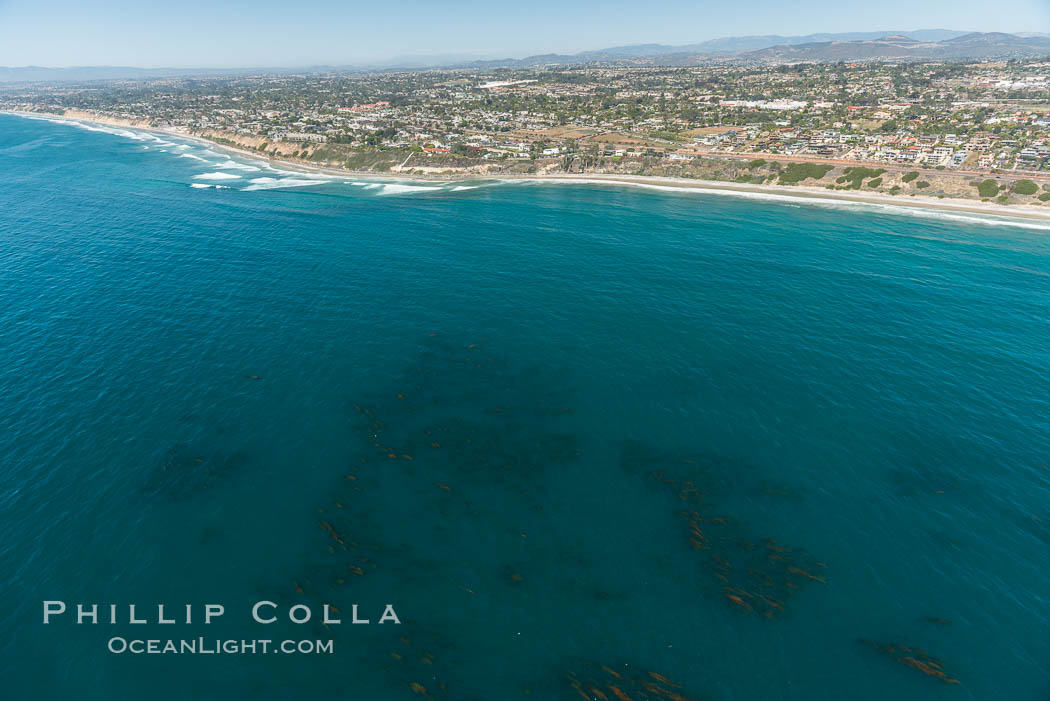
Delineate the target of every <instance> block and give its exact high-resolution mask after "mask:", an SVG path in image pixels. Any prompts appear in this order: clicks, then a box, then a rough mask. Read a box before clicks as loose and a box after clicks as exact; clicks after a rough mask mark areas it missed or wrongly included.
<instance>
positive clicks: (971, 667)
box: [0, 115, 1050, 701]
mask: <svg viewBox="0 0 1050 701" xmlns="http://www.w3.org/2000/svg"><path fill="white" fill-rule="evenodd" d="M252 169H254V170H252ZM216 174H220V175H216ZM202 175H203V176H205V177H203V178H202V177H200V176H202ZM0 183H2V184H0V456H2V457H3V467H2V475H3V482H2V484H3V489H2V492H0V514H2V521H0V523H2V527H3V530H2V531H0V591H2V592H3V605H2V606H0V626H2V629H3V631H4V635H3V636H2V637H0V698H2V699H5V700H6V699H12V700H21V699H34V700H40V701H43V700H48V699H81V700H85V701H94V700H106V701H113V700H116V699H119V700H125V699H128V700H131V699H147V698H148V699H156V700H158V701H160V700H168V699H172V700H179V699H191V698H192V699H254V700H257V701H265V700H268V699H291V698H302V699H306V698H353V699H358V700H360V701H371V700H373V699H395V700H396V699H415V698H420V696H421V695H423V696H425V697H427V698H432V699H460V700H467V699H563V698H564V699H570V698H580V696H579V694H578V693H577V691H576V690H575V689H574V688H573V680H575V681H576V683H578V684H579V685H580V686H581V688H583V689H584V692H585V693H584V695H585V696H588V697H593V698H600V697H598V696H597V695H595V694H594V693H593V692H592V691H590V690H589V689H590V687H592V686H593V687H595V688H597V689H598V691H601V692H602V693H604V694H605V695H606V696H607V697H609V698H615V696H614V695H613V693H614V692H610V690H609V687H610V686H615V687H616V688H617V689H618V690H620V691H621V692H622V693H625V694H626V695H628V696H630V698H632V699H636V700H640V699H643V698H654V699H655V698H663V699H667V698H670V697H669V696H667V695H662V694H664V692H663V691H654V690H653V688H654V687H653V686H652V685H653V684H654V681H653V680H655V679H656V678H655V677H650V676H647V675H648V673H649V672H655V673H657V674H659V675H662V676H663V677H666V678H667V679H669V680H671V681H672V682H674V683H676V684H679V685H681V686H682V688H681V689H675V691H676V693H680V694H682V695H684V696H687V697H689V698H693V699H726V700H728V699H799V700H802V699H805V700H807V701H812V700H814V699H846V698H848V699H860V700H864V699H886V698H898V699H1000V698H1003V699H1005V698H1009V699H1018V700H1023V699H1033V700H1034V699H1045V698H1046V697H1047V695H1048V694H1050V636H1048V635H1047V630H1048V623H1050V585H1048V583H1047V573H1048V572H1050V508H1048V506H1047V504H1048V503H1050V502H1048V497H1050V489H1048V486H1050V479H1048V478H1050V475H1048V470H1047V464H1048V463H1050V438H1048V436H1050V400H1048V397H1050V378H1048V370H1047V368H1048V367H1050V238H1048V237H1047V232H1046V231H1044V230H1039V229H1037V228H1030V227H1022V226H1000V225H991V224H982V223H980V222H978V221H974V220H969V219H966V218H944V217H936V216H931V217H919V216H905V215H899V214H895V213H891V212H886V211H880V210H876V209H872V208H863V207H854V208H838V209H836V208H830V207H820V206H802V207H799V206H797V205H792V204H788V203H783V202H769V201H759V200H749V199H743V198H736V197H724V196H715V195H704V194H696V193H689V194H683V193H678V192H664V191H653V190H643V189H637V188H626V187H625V188H616V187H598V186H587V185H573V186H567V185H553V184H521V183H518V184H511V183H483V184H480V186H478V187H473V186H471V187H472V189H464V186H463V185H462V184H459V185H456V184H443V185H428V184H425V183H422V184H420V183H415V184H406V183H400V184H392V183H376V182H371V183H369V182H364V181H353V180H339V179H334V178H321V177H318V176H312V175H311V176H303V175H296V174H294V173H282V172H275V171H273V170H272V169H268V168H266V167H265V166H264V165H262V164H252V163H248V162H246V161H241V160H237V159H234V160H232V161H231V160H230V159H229V157H228V156H225V155H223V154H219V153H217V152H215V151H212V150H210V149H208V148H207V147H206V146H201V145H199V144H191V143H189V142H182V141H179V140H177V139H174V138H166V137H155V136H151V135H146V134H142V133H138V132H131V131H126V130H121V129H109V128H105V129H101V130H99V129H86V128H84V127H83V126H81V127H78V126H77V125H73V124H55V123H49V122H47V121H41V120H29V119H21V118H17V117H11V116H3V115H0ZM355 183H356V184H355ZM191 185H223V186H226V187H227V188H228V189H216V188H212V187H191ZM422 188H426V189H422ZM389 454H393V455H394V457H393V458H390V457H388V455H389ZM404 456H409V457H410V458H411V459H409V457H404ZM694 528H695V529H696V530H694ZM698 533H699V535H698ZM767 539H771V540H767ZM691 541H692V542H691ZM726 587H731V589H726ZM300 590H301V591H300ZM727 595H728V596H727ZM730 596H732V597H735V598H736V599H737V600H736V601H734V600H733V599H731V598H729V597H730ZM50 599H61V600H64V601H66V602H67V603H69V604H71V605H72V604H75V603H78V602H82V603H86V604H90V603H100V604H110V603H116V604H121V605H126V604H129V603H135V604H138V605H139V606H140V610H141V609H143V608H149V607H155V605H156V604H157V603H166V604H168V605H169V610H170V609H172V608H176V607H181V606H182V605H184V604H185V603H194V604H199V605H203V604H205V603H221V604H224V605H225V606H226V610H227V613H226V615H225V616H223V617H222V619H220V620H219V621H217V622H215V623H213V624H211V625H210V626H202V625H200V624H193V625H189V626H186V625H172V626H164V625H156V624H150V625H145V626H132V625H127V624H126V623H125V624H121V625H115V626H111V625H108V624H100V625H96V626H92V625H87V624H85V625H81V626H77V625H74V624H73V621H72V620H71V616H70V615H66V616H64V617H61V618H60V619H59V620H57V621H55V622H53V623H52V624H50V625H48V626H44V625H42V624H41V612H42V604H41V602H42V601H43V600H50ZM260 599H268V600H273V601H275V602H279V603H280V604H281V606H282V607H287V606H290V605H292V604H294V603H300V602H302V603H307V604H309V605H311V606H314V607H315V610H316V611H317V612H318V613H319V610H320V609H319V607H320V605H321V604H322V603H325V602H329V603H332V604H334V605H336V606H337V607H338V608H340V609H341V611H342V618H343V621H344V624H343V625H341V626H333V627H331V629H330V630H326V629H324V628H322V627H321V626H319V625H316V623H315V622H311V623H308V624H305V625H301V626H296V625H293V624H290V623H288V622H287V621H283V622H280V623H277V624H274V625H270V626H260V625H257V624H254V623H251V621H250V617H249V608H250V605H251V603H252V602H254V601H257V600H260ZM353 603H358V604H359V605H360V610H361V615H363V616H365V617H369V618H371V619H372V621H373V623H375V621H376V620H377V619H378V616H379V614H380V613H381V611H382V610H383V605H384V604H387V603H391V604H393V605H394V606H395V608H396V611H397V613H398V615H399V616H400V618H401V620H402V625H400V626H393V625H383V626H379V625H374V624H373V625H369V626H352V625H349V624H348V619H349V611H350V606H351V604H353ZM198 615H200V614H199V613H198ZM103 618H104V616H103ZM200 635H204V636H207V637H209V638H224V639H225V638H238V639H240V638H266V639H271V638H272V639H277V640H280V639H284V638H289V639H296V640H298V639H329V638H331V639H334V641H335V643H334V646H335V652H334V654H331V655H283V654H274V655H261V654H257V655H254V656H253V655H210V656H206V655H196V656H194V655H181V656H180V655H131V654H111V653H109V652H107V650H106V645H107V641H108V640H109V639H110V638H111V637H113V636H125V637H128V638H132V637H137V638H148V639H149V638H160V639H166V638H176V639H181V638H194V637H197V636H200ZM863 641H867V642H863ZM892 645H901V646H905V647H907V648H909V649H910V650H911V651H910V652H905V651H903V649H902V648H893V647H889V646H892ZM917 648H921V650H923V651H926V653H928V654H929V655H930V656H931V657H932V658H937V659H938V660H941V661H942V662H943V671H944V674H945V676H946V677H950V678H954V679H957V680H958V681H959V683H958V684H950V683H946V682H945V681H943V680H941V679H939V678H937V677H936V676H933V675H928V674H924V673H923V672H922V671H921V670H919V669H915V668H914V666H912V667H909V666H908V664H905V663H903V662H906V661H907V660H906V659H904V658H908V657H911V658H913V659H915V660H918V661H919V662H921V663H923V664H926V665H927V670H928V671H935V670H936V668H935V667H932V666H929V665H931V664H937V663H936V662H933V661H932V660H931V659H930V658H923V657H921V653H918V652H916V651H915V650H916V649H917ZM601 665H605V666H607V667H608V668H610V670H612V671H613V672H616V674H618V675H620V676H619V677H614V676H612V675H611V673H610V672H607V671H604V670H602V669H601ZM646 680H648V681H646ZM414 684H415V685H418V686H415V687H414V686H413V685H414ZM662 684H663V683H662V682H659V683H658V684H657V686H659V688H660V689H664V690H666V689H670V688H672V687H669V686H660V685H662ZM645 685H649V687H650V688H649V689H648V690H646V688H645Z"/></svg>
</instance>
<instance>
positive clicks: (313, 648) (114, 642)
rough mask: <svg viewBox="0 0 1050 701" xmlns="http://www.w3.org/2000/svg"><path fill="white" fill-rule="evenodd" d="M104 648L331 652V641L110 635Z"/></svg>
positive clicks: (184, 652)
mask: <svg viewBox="0 0 1050 701" xmlns="http://www.w3.org/2000/svg"><path fill="white" fill-rule="evenodd" d="M106 648H107V649H108V650H109V651H110V652H111V653H113V654H116V655H122V654H130V655H257V654H271V655H273V654H283V655H331V654H332V653H333V652H335V645H334V641H333V640H280V641H277V640H220V639H215V638H188V639H181V640H172V639H168V640H143V639H139V638H132V639H130V640H129V639H127V638H122V637H119V636H117V637H113V638H110V639H109V642H108V643H107V645H106Z"/></svg>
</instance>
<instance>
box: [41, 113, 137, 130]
mask: <svg viewBox="0 0 1050 701" xmlns="http://www.w3.org/2000/svg"><path fill="white" fill-rule="evenodd" d="M62 116H63V117H66V118H67V119H81V120H84V121H89V122H99V123H101V124H109V125H111V126H114V127H140V128H147V129H148V128H149V127H151V126H153V124H152V122H150V121H149V120H148V119H134V118H125V117H116V116H112V115H108V114H102V113H99V112H85V111H84V110H65V111H64V112H63V113H62Z"/></svg>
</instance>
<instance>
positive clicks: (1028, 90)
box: [0, 59, 1050, 207]
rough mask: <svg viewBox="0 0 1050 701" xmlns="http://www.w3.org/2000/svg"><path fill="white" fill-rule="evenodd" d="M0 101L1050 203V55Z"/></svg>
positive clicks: (334, 142) (463, 76) (504, 168)
mask: <svg viewBox="0 0 1050 701" xmlns="http://www.w3.org/2000/svg"><path fill="white" fill-rule="evenodd" d="M0 109H4V110H10V111H20V112H27V111H28V112H46V113H51V114H63V115H71V116H75V117H81V118H96V119H102V120H106V121H111V122H115V123H125V124H131V125H136V126H146V127H153V128H165V129H171V130H177V131H180V132H183V133H186V134H188V135H194V136H198V137H203V138H206V139H210V140H212V141H215V142H217V143H219V144H225V145H227V146H231V147H236V148H239V149H243V150H246V151H250V152H253V153H255V154H258V155H265V156H267V157H270V158H275V159H281V160H285V161H290V162H301V163H303V164H310V165H315V166H321V167H327V168H339V169H346V170H350V171H355V172H371V173H385V174H400V175H410V176H421V177H450V176H463V175H475V176H494V175H501V174H516V175H528V174H554V173H565V174H570V173H595V174H621V175H632V176H645V175H652V176H665V177H676V178H693V179H698V180H712V181H732V182H737V183H749V184H763V183H765V184H770V185H772V184H781V185H794V184H805V185H810V186H814V185H815V186H819V187H824V188H826V189H828V190H863V191H864V192H883V193H887V194H890V195H901V196H907V195H921V196H926V197H941V198H943V197H951V198H967V199H977V200H986V201H993V202H998V203H1001V204H1031V205H1037V206H1046V207H1050V184H1048V183H1050V59H1047V60H1010V61H994V62H993V61H983V62H977V61H961V62H913V63H900V62H860V61H858V62H849V63H847V62H835V63H799V64H783V65H774V66H770V65H764V64H763V65H758V64H755V65H749V64H747V63H741V62H739V61H722V62H719V61H712V62H708V63H706V64H704V65H700V66H689V67H669V66H637V65H618V64H615V63H613V64H602V63H595V64H589V65H577V66H565V65H549V66H537V67H531V68H514V69H490V70H472V69H458V70H452V69H441V70H438V69H435V70H421V71H405V72H396V71H382V72H371V73H369V72H351V71H332V72H318V73H304V74H271V75H249V76H231V77H208V78H187V77H178V78H164V79H156V80H140V81H109V82H105V81H100V82H84V83H81V84H75V83H73V84H54V83H52V84H23V85H8V86H5V87H4V88H2V89H0Z"/></svg>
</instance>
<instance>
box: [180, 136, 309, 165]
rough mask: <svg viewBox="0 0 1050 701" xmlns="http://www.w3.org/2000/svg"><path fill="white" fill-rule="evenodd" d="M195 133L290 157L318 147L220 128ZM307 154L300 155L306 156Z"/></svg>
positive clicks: (219, 140)
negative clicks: (272, 139)
mask: <svg viewBox="0 0 1050 701" xmlns="http://www.w3.org/2000/svg"><path fill="white" fill-rule="evenodd" d="M194 134H195V135H196V136H201V137H203V138H205V139H211V140H213V141H218V142H220V143H228V144H229V145H230V146H234V147H236V148H242V149H245V150H247V151H257V150H259V149H263V148H264V147H265V149H264V150H265V152H266V153H267V154H270V155H277V156H282V157H288V158H292V157H296V156H300V154H304V152H305V155H308V154H310V153H313V151H314V150H316V148H317V146H316V144H310V143H303V142H298V141H271V140H269V139H267V138H266V137H265V136H251V135H248V134H237V133H235V132H231V131H224V130H220V129H201V130H200V131H195V132H194ZM305 155H304V156H300V157H305Z"/></svg>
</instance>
